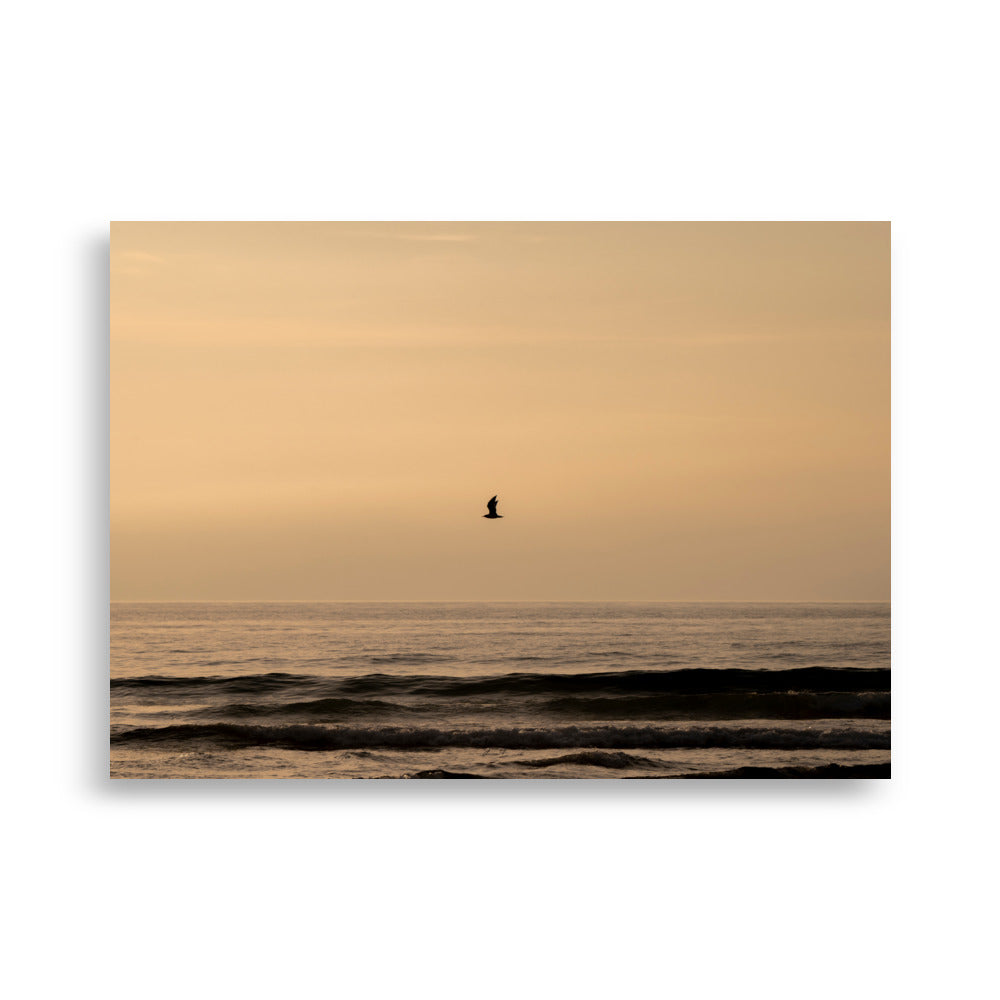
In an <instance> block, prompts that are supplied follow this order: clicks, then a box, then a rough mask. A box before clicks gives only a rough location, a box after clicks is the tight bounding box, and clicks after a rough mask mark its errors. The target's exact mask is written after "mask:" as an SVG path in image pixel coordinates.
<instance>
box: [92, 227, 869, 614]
mask: <svg viewBox="0 0 1000 1000" xmlns="http://www.w3.org/2000/svg"><path fill="white" fill-rule="evenodd" d="M111 282H112V297H111V367H112V376H111V545H112V548H111V556H112V580H111V591H112V598H113V599H114V600H708V601H711V600H761V601H765V600H776V601H795V600H801V601H823V600H830V601H851V600H858V601H864V600H888V597H889V225H888V223H869V222H866V223H377V224H372V223H114V224H113V225H112V238H111ZM493 494H498V495H499V498H500V503H499V512H500V513H501V514H503V515H504V520H503V523H502V524H501V523H500V522H498V521H489V520H484V519H483V518H482V515H483V514H485V513H486V501H487V499H489V497H491V496H492V495H493Z"/></svg>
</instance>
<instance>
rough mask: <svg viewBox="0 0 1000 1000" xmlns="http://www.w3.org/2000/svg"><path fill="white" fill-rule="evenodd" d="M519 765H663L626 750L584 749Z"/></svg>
mask: <svg viewBox="0 0 1000 1000" xmlns="http://www.w3.org/2000/svg"><path fill="white" fill-rule="evenodd" d="M513 763H514V764H515V765H516V766H517V767H537V768H542V767H560V766H561V765H564V764H583V765H586V766H587V767H606V768H610V769H611V770H614V771H622V770H625V769H626V768H629V769H636V768H647V767H653V768H657V767H662V766H663V765H662V764H660V762H659V761H655V760H652V759H651V758H649V757H639V756H638V755H636V754H630V753H625V751H624V750H583V751H581V752H580V753H568V754H560V755H559V756H558V757H542V758H539V759H538V760H516V761H513Z"/></svg>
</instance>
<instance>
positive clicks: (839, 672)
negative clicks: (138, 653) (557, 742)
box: [111, 666, 891, 698]
mask: <svg viewBox="0 0 1000 1000" xmlns="http://www.w3.org/2000/svg"><path fill="white" fill-rule="evenodd" d="M890 676H891V674H890V670H889V669H886V668H876V669H870V668H863V667H817V666H812V667H795V668H791V669H786V670H780V669H778V670H746V669H739V668H727V669H718V670H713V669H706V668H698V667H685V668H680V669H677V670H621V671H603V672H593V673H574V674H571V673H567V674H559V673H510V674H497V675H492V676H486V677H459V676H421V675H419V674H405V675H397V674H365V675H362V676H347V677H337V678H331V677H329V676H325V677H320V676H316V675H312V674H291V673H275V672H271V673H263V674H247V675H241V676H236V677H219V676H204V677H201V676H199V677H177V676H173V677H163V676H147V677H118V678H114V679H112V681H111V687H112V690H113V691H115V692H116V693H119V694H124V695H127V694H141V693H143V692H149V691H151V689H155V690H156V691H158V692H162V693H166V692H167V691H168V690H169V692H170V693H171V694H172V695H178V696H183V695H184V694H185V693H191V694H199V695H203V694H208V693H211V694H236V693H239V694H262V695H265V694H273V693H276V692H280V693H287V694H289V695H294V694H295V693H297V692H305V691H309V692H310V693H314V694H316V695H317V696H324V697H338V696H340V697H342V696H345V695H347V696H350V695H374V696H390V695H404V696H405V695H421V696H427V697H447V698H455V697H467V698H476V697H480V696H485V695H500V696H506V697H513V696H529V697H530V696H540V697H549V698H558V697H574V696H583V697H586V696H588V695H589V696H591V697H594V696H601V695H604V696H608V695H612V696H613V695H657V694H683V695H711V694H716V693H721V692H729V693H740V692H748V693H755V694H774V693H781V692H825V693H834V692H838V693H862V692H887V691H888V690H889V686H890Z"/></svg>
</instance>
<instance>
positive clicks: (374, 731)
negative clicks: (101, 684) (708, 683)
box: [111, 723, 889, 751]
mask: <svg viewBox="0 0 1000 1000" xmlns="http://www.w3.org/2000/svg"><path fill="white" fill-rule="evenodd" d="M111 742H112V743H115V744H157V743H206V744H211V745H217V746H222V747H227V748H240V747H252V746H255V747H277V748H283V749H288V750H312V751H319V750H357V749H366V748H384V749H396V750H424V749H436V748H440V747H470V748H480V749H488V748H494V749H501V750H532V749H537V750H543V749H560V748H563V747H566V748H574V749H575V748H580V749H599V750H605V749H614V750H640V749H647V750H669V749H686V748H702V747H722V748H733V749H761V750H776V749H821V748H825V749H832V748H838V749H844V750H865V749H871V750H883V749H888V748H889V733H888V732H886V731H883V730H873V729H859V728H857V727H852V728H837V727H824V728H822V729H821V728H818V727H817V728H809V729H790V728H783V727H780V726H778V727H773V728H751V727H745V726H741V727H725V728H722V727H714V726H695V727H688V728H684V729H659V728H656V727H641V726H596V727H580V726H565V727H560V728H554V729H518V728H502V729H434V728H423V727H397V726H378V727H371V728H360V727H347V726H344V727H336V728H326V727H323V726H308V725H298V726H259V725H256V726H255V725H236V724H232V723H206V724H202V725H197V724H195V725H173V726H159V727H142V728H138V729H126V730H124V731H122V732H119V733H116V734H115V735H114V736H112V737H111Z"/></svg>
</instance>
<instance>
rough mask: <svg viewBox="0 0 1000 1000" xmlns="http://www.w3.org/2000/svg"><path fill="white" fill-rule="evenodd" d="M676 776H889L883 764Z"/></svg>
mask: <svg viewBox="0 0 1000 1000" xmlns="http://www.w3.org/2000/svg"><path fill="white" fill-rule="evenodd" d="M676 777H678V778H890V777H892V765H891V764H889V763H885V764H818V765H815V766H809V765H807V764H789V765H786V766H783V767H764V766H747V767H734V768H732V769H730V770H728V771H711V772H708V773H706V774H678V775H676Z"/></svg>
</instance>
